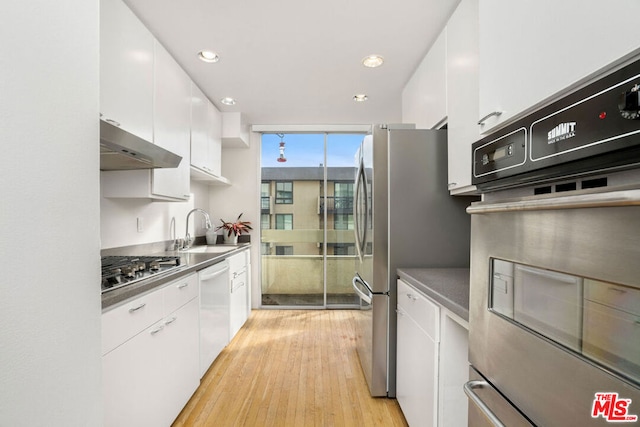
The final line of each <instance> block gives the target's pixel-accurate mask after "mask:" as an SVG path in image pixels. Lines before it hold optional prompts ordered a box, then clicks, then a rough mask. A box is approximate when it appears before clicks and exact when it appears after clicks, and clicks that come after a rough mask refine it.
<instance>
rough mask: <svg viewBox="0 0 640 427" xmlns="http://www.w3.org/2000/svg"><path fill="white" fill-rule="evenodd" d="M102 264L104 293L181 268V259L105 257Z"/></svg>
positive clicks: (172, 257) (168, 257) (163, 257)
mask: <svg viewBox="0 0 640 427" xmlns="http://www.w3.org/2000/svg"><path fill="white" fill-rule="evenodd" d="M101 264H102V284H101V289H102V292H103V293H104V292H107V291H111V290H114V289H118V288H121V287H123V286H126V285H131V284H133V283H135V282H138V281H140V280H142V279H147V278H149V277H151V276H153V275H156V274H159V273H165V272H168V271H171V270H173V269H176V268H178V267H179V266H180V257H177V256H105V257H102V259H101Z"/></svg>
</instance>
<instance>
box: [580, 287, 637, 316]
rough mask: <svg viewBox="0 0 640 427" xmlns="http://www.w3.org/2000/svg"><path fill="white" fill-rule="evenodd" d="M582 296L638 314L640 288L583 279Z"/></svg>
mask: <svg viewBox="0 0 640 427" xmlns="http://www.w3.org/2000/svg"><path fill="white" fill-rule="evenodd" d="M584 298H585V299H588V300H590V301H595V302H598V303H600V304H604V305H607V306H609V307H614V308H617V309H620V310H623V311H626V312H628V313H631V314H634V315H636V316H640V289H634V288H628V287H626V286H619V285H615V284H613V283H607V282H600V281H597V280H591V279H585V281H584Z"/></svg>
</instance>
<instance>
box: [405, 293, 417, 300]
mask: <svg viewBox="0 0 640 427" xmlns="http://www.w3.org/2000/svg"><path fill="white" fill-rule="evenodd" d="M407 298H409V299H410V300H411V301H417V300H418V297H416V296H415V295H413V294H410V293H408V292H407Z"/></svg>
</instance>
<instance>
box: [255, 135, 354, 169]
mask: <svg viewBox="0 0 640 427" xmlns="http://www.w3.org/2000/svg"><path fill="white" fill-rule="evenodd" d="M363 138H364V134H328V137H327V166H328V167H338V166H355V160H354V159H355V153H356V151H357V150H358V147H359V146H360V143H361V142H362V139H363ZM280 141H281V138H280V136H278V135H275V134H263V135H262V167H300V166H319V165H320V164H323V163H324V134H292V133H288V134H284V138H282V141H284V143H285V151H284V157H285V158H286V159H287V161H286V162H278V161H277V159H278V157H280V151H279V148H280Z"/></svg>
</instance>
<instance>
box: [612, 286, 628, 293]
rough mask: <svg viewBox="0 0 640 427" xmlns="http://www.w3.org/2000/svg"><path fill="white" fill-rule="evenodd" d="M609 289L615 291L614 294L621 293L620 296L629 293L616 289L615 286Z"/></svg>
mask: <svg viewBox="0 0 640 427" xmlns="http://www.w3.org/2000/svg"><path fill="white" fill-rule="evenodd" d="M608 289H609V290H610V291H614V292H617V293H619V294H626V293H627V291H625V290H624V289H620V288H614V287H613V286H612V287H610V288H608Z"/></svg>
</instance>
